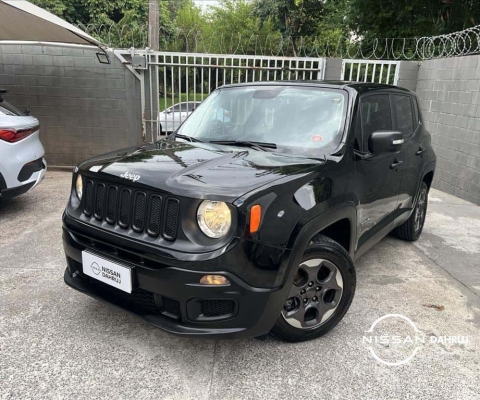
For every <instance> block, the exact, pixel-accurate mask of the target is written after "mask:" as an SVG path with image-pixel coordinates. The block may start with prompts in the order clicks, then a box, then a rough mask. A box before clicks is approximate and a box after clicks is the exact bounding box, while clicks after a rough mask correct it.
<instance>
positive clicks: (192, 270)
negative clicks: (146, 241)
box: [63, 224, 290, 338]
mask: <svg viewBox="0 0 480 400" xmlns="http://www.w3.org/2000/svg"><path fill="white" fill-rule="evenodd" d="M112 239H113V238H112ZM63 243H64V249H65V254H66V257H67V264H68V266H67V269H66V271H65V275H64V279H65V283H66V284H67V285H69V286H70V287H72V288H74V289H76V290H78V291H80V292H82V293H85V294H88V295H90V296H92V297H94V298H97V299H100V300H103V301H105V302H108V303H111V304H113V305H116V306H118V307H121V308H122V309H125V310H128V311H130V312H132V313H134V314H136V315H139V316H140V317H141V318H142V319H144V320H145V321H146V322H148V323H150V324H152V325H154V326H156V327H158V328H161V329H163V330H165V331H168V332H171V333H176V334H182V335H193V336H196V335H204V336H209V337H217V336H218V337H219V336H221V337H225V336H228V337H233V338H239V337H254V336H260V335H263V334H266V333H268V332H269V331H270V329H271V328H272V326H273V325H274V324H275V321H276V320H277V318H278V316H279V314H280V311H281V309H282V307H283V303H284V302H285V299H286V296H287V295H288V289H289V287H290V286H289V284H288V283H285V284H284V285H280V286H277V287H274V288H265V287H264V288H259V287H254V286H251V285H249V284H248V283H246V282H245V281H244V280H243V279H241V278H240V277H239V276H238V275H237V274H235V273H232V272H231V271H226V270H221V269H217V270H216V271H212V270H211V269H208V270H206V269H205V268H203V266H204V264H205V262H201V263H195V262H194V261H189V262H186V261H183V262H181V263H180V264H179V263H178V262H176V263H173V262H169V260H168V259H165V260H163V262H158V258H156V260H157V261H155V262H154V261H152V258H148V257H147V255H145V254H144V253H142V254H141V255H138V254H135V253H133V252H130V251H126V250H125V248H124V247H117V246H116V245H115V244H113V243H108V244H107V243H105V242H104V241H102V242H100V241H96V240H94V239H92V238H91V237H87V236H84V235H83V234H82V233H81V232H78V231H74V230H72V229H71V228H70V227H69V226H68V225H66V224H64V227H63ZM83 250H88V251H90V252H94V253H97V254H99V255H101V256H103V257H106V258H109V259H111V260H112V261H115V260H116V261H118V262H121V263H126V262H127V263H128V264H129V265H130V266H131V267H132V271H133V291H132V294H128V293H124V292H122V291H120V290H118V289H116V288H113V287H110V286H108V285H106V284H104V283H102V282H99V281H97V280H95V279H92V278H90V277H89V276H87V275H85V274H83V271H82V251H83ZM235 251H242V247H241V246H235V247H234V249H231V250H229V251H228V252H227V253H226V254H223V255H220V256H218V257H216V259H214V260H211V263H212V264H214V265H221V264H222V259H224V260H228V259H229V258H228V257H227V254H228V253H229V252H235ZM172 261H173V260H172ZM177 261H178V260H177ZM284 262H288V260H284ZM172 264H175V265H172ZM252 268H254V267H253V266H252ZM207 273H209V274H212V273H215V274H220V275H224V276H225V277H227V278H228V280H229V281H230V283H231V284H230V285H229V286H217V287H215V286H203V285H200V284H199V281H200V278H201V277H202V276H203V275H205V274H207Z"/></svg>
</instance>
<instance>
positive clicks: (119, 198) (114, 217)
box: [83, 179, 180, 241]
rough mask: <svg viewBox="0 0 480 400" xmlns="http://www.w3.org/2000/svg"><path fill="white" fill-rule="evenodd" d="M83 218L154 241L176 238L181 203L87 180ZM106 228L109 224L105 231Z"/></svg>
mask: <svg viewBox="0 0 480 400" xmlns="http://www.w3.org/2000/svg"><path fill="white" fill-rule="evenodd" d="M84 185H85V187H84V191H85V194H84V205H83V214H84V215H85V216H86V217H94V218H95V219H96V220H98V221H106V222H107V223H108V224H109V225H111V226H112V228H113V227H114V226H118V227H120V228H123V229H125V230H127V229H129V228H131V229H133V230H134V231H135V232H137V233H144V234H145V235H149V236H151V237H158V236H159V235H161V236H162V237H163V238H164V239H165V240H170V241H173V240H175V239H176V238H177V233H178V224H179V218H180V200H179V199H177V198H175V197H168V198H167V199H166V200H165V198H164V197H163V196H162V195H161V194H159V193H154V192H150V191H146V190H135V189H133V188H130V187H128V186H123V185H117V184H113V183H109V182H101V181H100V182H98V181H96V180H93V179H86V180H85V184H84ZM105 226H107V225H106V224H104V225H103V227H105Z"/></svg>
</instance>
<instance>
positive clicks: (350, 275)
mask: <svg viewBox="0 0 480 400" xmlns="http://www.w3.org/2000/svg"><path fill="white" fill-rule="evenodd" d="M355 285H356V275H355V266H354V264H353V261H352V259H351V258H350V255H349V254H348V253H347V251H346V250H345V249H344V248H343V247H342V246H340V245H339V244H338V243H337V242H335V241H333V240H331V239H329V238H327V237H325V236H320V235H319V236H317V237H315V238H314V239H313V240H312V241H311V242H310V244H309V246H308V247H307V249H306V251H305V253H304V255H303V258H302V261H301V262H300V265H299V266H298V268H297V273H296V276H295V278H294V280H293V284H292V287H291V290H290V293H289V295H288V298H287V300H286V301H285V304H284V306H283V310H282V312H281V315H280V316H279V318H278V320H277V322H276V323H275V326H274V327H273V329H272V334H273V335H274V336H276V337H278V338H279V339H282V340H285V341H288V342H301V341H304V340H310V339H315V338H317V337H320V336H323V335H325V334H326V333H327V332H329V331H330V330H332V329H333V328H334V327H335V326H336V325H337V324H338V323H339V322H340V321H341V320H342V318H343V316H344V315H345V313H346V312H347V310H348V308H349V307H350V304H351V303H352V299H353V296H354V294H355Z"/></svg>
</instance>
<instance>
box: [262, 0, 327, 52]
mask: <svg viewBox="0 0 480 400" xmlns="http://www.w3.org/2000/svg"><path fill="white" fill-rule="evenodd" d="M324 4H325V3H324V2H323V1H319V0H255V2H254V14H255V15H257V16H258V17H259V18H260V21H261V23H264V22H265V21H272V22H273V24H274V27H275V28H276V29H278V30H279V31H280V33H281V34H282V35H283V36H284V37H288V38H290V40H291V44H292V51H293V54H294V55H295V56H296V55H298V53H299V51H298V41H299V40H300V38H301V37H309V36H312V35H315V33H317V28H318V25H319V24H320V22H321V21H322V19H323V18H324V15H325V14H324V10H325V6H324Z"/></svg>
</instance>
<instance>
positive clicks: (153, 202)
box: [147, 194, 162, 236]
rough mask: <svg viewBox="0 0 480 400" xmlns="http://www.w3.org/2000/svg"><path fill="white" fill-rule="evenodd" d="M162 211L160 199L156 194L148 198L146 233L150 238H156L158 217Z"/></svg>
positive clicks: (158, 227)
mask: <svg viewBox="0 0 480 400" xmlns="http://www.w3.org/2000/svg"><path fill="white" fill-rule="evenodd" d="M161 211H162V198H161V197H160V196H158V195H156V194H153V195H152V196H150V205H149V211H148V225H147V233H148V234H149V235H150V236H158V234H159V233H160V217H161V215H162V214H161Z"/></svg>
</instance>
